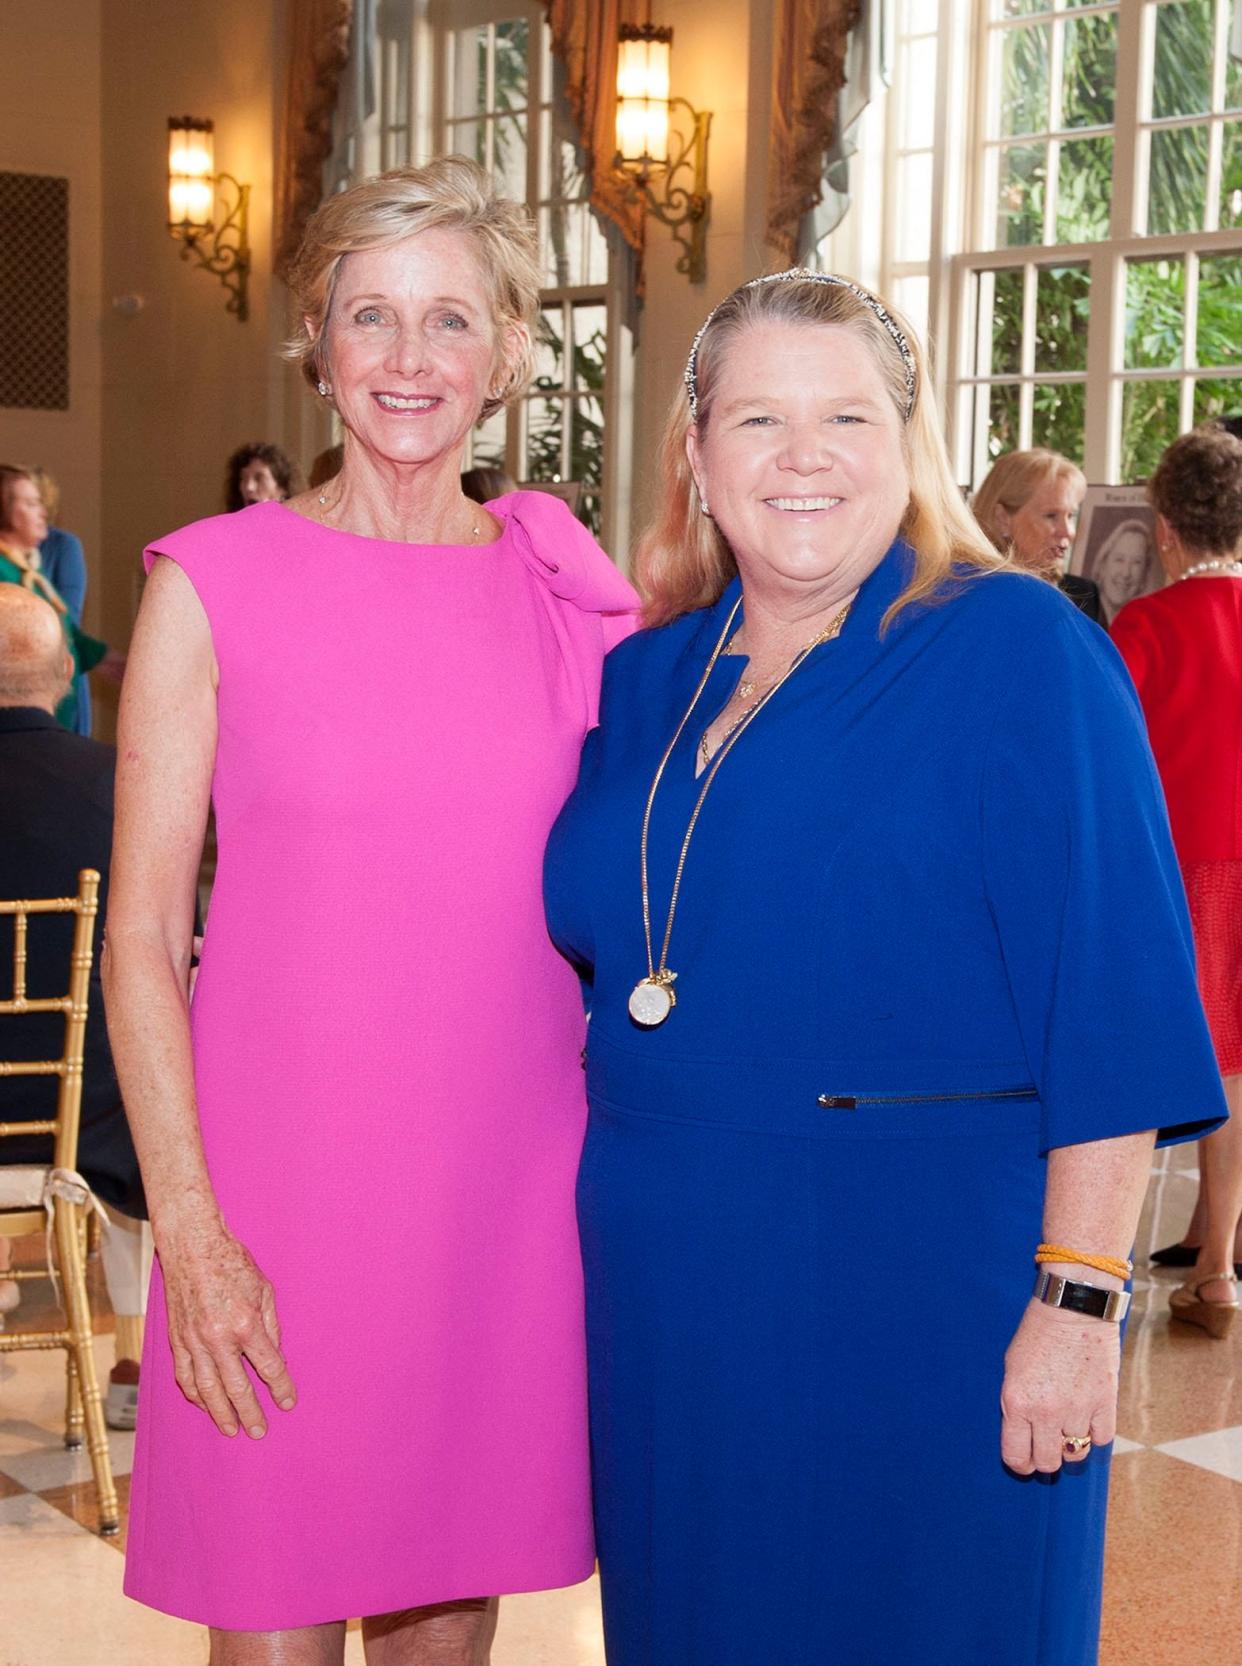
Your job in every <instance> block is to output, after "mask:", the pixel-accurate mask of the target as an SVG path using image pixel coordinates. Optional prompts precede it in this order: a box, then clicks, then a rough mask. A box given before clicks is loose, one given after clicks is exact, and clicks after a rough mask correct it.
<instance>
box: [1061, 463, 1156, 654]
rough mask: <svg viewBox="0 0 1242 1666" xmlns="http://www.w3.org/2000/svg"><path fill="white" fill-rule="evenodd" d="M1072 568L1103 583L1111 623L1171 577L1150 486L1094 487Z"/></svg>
mask: <svg viewBox="0 0 1242 1666" xmlns="http://www.w3.org/2000/svg"><path fill="white" fill-rule="evenodd" d="M1069 570H1070V572H1071V573H1077V574H1079V576H1080V577H1082V578H1089V579H1091V580H1092V581H1093V582H1094V583H1095V584H1097V585H1098V586H1099V591H1100V611H1101V613H1102V614H1103V622H1104V624H1105V625H1111V624H1112V622H1113V620H1114V619H1115V618H1116V617H1117V615H1118V614H1119V613H1120V612H1121V610H1122V608H1123V607H1124V606H1125V605H1126V603H1127V602H1132V601H1133V600H1134V598H1135V597H1136V596H1149V595H1150V594H1151V593H1152V591H1153V590H1160V589H1162V588H1163V587H1164V585H1165V583H1166V582H1167V581H1166V579H1165V573H1164V568H1163V567H1162V566H1161V565H1160V560H1159V557H1158V556H1157V554H1156V512H1155V510H1154V509H1153V508H1152V506H1151V504H1150V503H1149V502H1148V499H1147V488H1146V487H1145V486H1088V487H1087V495H1086V496H1085V497H1084V498H1083V501H1082V509H1081V510H1080V511H1079V515H1078V535H1077V537H1076V538H1075V539H1074V548H1073V551H1072V552H1071V554H1070V563H1069Z"/></svg>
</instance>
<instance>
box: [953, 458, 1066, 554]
mask: <svg viewBox="0 0 1242 1666" xmlns="http://www.w3.org/2000/svg"><path fill="white" fill-rule="evenodd" d="M1070 479H1077V480H1078V481H1079V482H1080V483H1081V485H1082V489H1083V491H1084V492H1085V491H1086V489H1087V477H1086V475H1084V474H1083V472H1082V470H1081V469H1080V468H1079V467H1078V464H1077V463H1071V462H1070V460H1069V458H1068V457H1063V456H1062V455H1061V453H1060V452H1059V451H1047V450H1045V449H1044V448H1043V447H1042V446H1035V447H1033V448H1032V449H1031V450H1030V451H1007V452H1006V453H1005V455H1004V456H1003V457H998V458H997V459H996V461H995V462H994V463H993V464H992V467H991V468H990V469H989V470H988V472H987V474H986V475H985V477H984V481H983V484H982V486H980V488H979V490H978V491H977V492H976V493H975V495H974V498H973V499H972V500H971V505H970V506H971V508H972V510H973V511H974V516H975V519H976V520H977V521H978V523H979V525H980V526H981V527H982V528H983V530H984V532H985V533H986V534H987V536H988V537H989V538H990V539H991V541H992V543H993V544H995V545H996V548H997V549H998V550H1001V551H1002V552H1003V551H1005V550H1007V549H1008V547H1009V534H1008V533H1007V532H1002V531H1001V528H1000V522H999V521H998V520H997V518H996V511H997V510H998V509H1004V510H1006V511H1007V512H1008V513H1009V514H1010V515H1016V514H1017V513H1018V511H1019V510H1020V509H1021V508H1022V506H1023V505H1024V504H1026V503H1029V502H1030V500H1031V499H1032V498H1033V497H1034V495H1035V493H1036V492H1037V491H1038V490H1039V488H1040V487H1041V486H1042V485H1043V484H1044V482H1045V481H1046V480H1070Z"/></svg>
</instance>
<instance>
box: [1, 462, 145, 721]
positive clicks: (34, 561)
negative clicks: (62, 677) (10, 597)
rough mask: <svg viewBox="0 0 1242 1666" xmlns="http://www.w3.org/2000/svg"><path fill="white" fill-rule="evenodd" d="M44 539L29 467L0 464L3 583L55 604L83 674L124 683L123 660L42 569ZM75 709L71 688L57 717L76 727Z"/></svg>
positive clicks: (42, 511) (43, 517) (44, 528)
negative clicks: (87, 626)
mask: <svg viewBox="0 0 1242 1666" xmlns="http://www.w3.org/2000/svg"><path fill="white" fill-rule="evenodd" d="M46 537H47V511H46V509H45V508H44V507H43V499H42V497H41V496H40V494H39V488H38V486H37V485H36V483H35V479H34V476H33V475H32V474H30V473H29V472H28V471H27V470H26V469H22V468H15V467H14V466H13V465H12V464H10V463H0V584H20V585H23V586H24V587H25V588H26V589H27V590H33V591H34V592H35V594H36V595H39V596H42V597H43V598H44V600H45V601H48V602H50V603H51V604H52V606H53V607H54V608H55V609H56V611H57V613H59V614H60V618H61V623H62V625H63V626H64V630H65V640H66V642H67V643H68V645H69V651H70V653H71V654H72V655H73V662H74V665H75V666H76V667H77V670H78V671H79V672H80V673H85V672H87V671H94V670H99V671H100V672H102V673H103V675H104V676H107V677H111V678H112V679H113V680H114V681H115V682H120V680H121V673H122V671H123V670H124V667H125V661H124V658H123V657H122V656H121V655H120V654H118V653H116V652H114V651H113V650H112V649H111V648H109V647H108V645H107V643H106V642H100V641H99V640H98V639H97V638H96V637H93V636H88V635H87V633H86V632H85V631H84V630H82V628H81V627H80V626H79V625H75V624H74V622H73V619H72V618H71V616H70V613H69V609H68V607H67V606H66V604H65V602H64V601H63V600H62V599H61V597H60V595H59V594H58V593H57V590H56V587H55V586H54V585H53V584H52V583H51V582H50V581H49V580H48V579H46V578H45V577H44V576H43V574H42V573H41V572H40V571H39V545H40V544H41V543H42V541H43V539H44V538H46ZM76 710H77V696H76V695H75V694H74V693H73V690H72V689H70V691H69V693H68V694H67V695H66V696H65V698H64V699H63V700H62V701H61V703H60V705H59V706H57V708H56V718H57V721H58V722H59V723H62V724H63V725H64V726H65V728H66V729H72V728H73V720H74V715H75V713H76Z"/></svg>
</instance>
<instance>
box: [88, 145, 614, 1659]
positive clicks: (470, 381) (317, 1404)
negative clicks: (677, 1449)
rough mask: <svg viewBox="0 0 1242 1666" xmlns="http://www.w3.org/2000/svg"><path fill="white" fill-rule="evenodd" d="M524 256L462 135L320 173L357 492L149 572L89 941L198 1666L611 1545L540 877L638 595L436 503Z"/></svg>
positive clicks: (567, 999)
mask: <svg viewBox="0 0 1242 1666" xmlns="http://www.w3.org/2000/svg"><path fill="white" fill-rule="evenodd" d="M535 256H536V249H535V244H534V239H533V235H532V233H531V230H530V227H529V223H528V221H527V218H526V215H525V211H524V210H522V209H520V208H519V207H518V206H517V205H516V204H513V203H510V202H506V201H504V200H503V199H500V198H498V197H497V196H495V195H494V194H493V192H492V189H491V187H490V185H489V183H488V181H487V179H486V176H484V175H483V174H482V172H481V171H480V170H479V169H477V168H476V167H475V166H474V164H473V163H469V162H466V161H464V160H462V159H461V158H449V159H442V160H440V161H438V162H434V163H432V164H430V165H429V166H427V167H425V168H420V169H413V168H409V169H400V170H398V171H396V172H395V173H392V174H387V175H385V176H383V177H382V178H380V179H375V180H370V181H368V182H366V183H364V184H362V185H359V186H357V187H355V188H354V189H353V190H351V191H347V192H345V193H343V194H342V195H339V196H335V197H332V198H330V199H329V200H328V201H327V202H326V203H325V204H324V205H323V206H322V207H321V208H320V210H319V211H318V213H317V214H316V215H315V217H314V219H313V220H312V222H311V225H310V227H309V229H308V232H307V237H306V243H305V245H304V248H303V252H302V255H301V257H300V261H299V266H298V270H297V273H296V275H295V284H294V288H295V294H296V296H297V299H298V302H299V306H300V311H301V313H302V315H303V319H304V325H303V330H302V334H301V336H300V339H299V345H298V348H297V354H298V356H299V357H300V358H301V360H302V362H303V365H304V367H305V368H306V371H307V374H308V376H309V378H310V380H311V382H312V385H314V386H315V387H316V388H317V390H318V392H319V394H320V395H321V396H322V397H323V398H324V399H330V400H331V401H332V402H333V404H334V405H335V407H336V409H337V411H338V412H339V413H340V417H341V420H342V422H343V423H344V426H345V430H346V439H345V464H344V468H343V470H342V472H341V473H340V474H339V475H338V476H337V477H336V478H335V479H334V480H332V481H331V482H329V484H328V485H327V486H326V487H324V488H323V489H322V490H321V491H320V492H319V493H317V494H316V493H306V494H304V495H303V496H301V497H299V498H295V499H292V500H291V501H290V502H289V503H262V504H257V505H255V506H254V507H252V508H249V509H245V510H242V511H241V512H240V513H237V514H234V515H225V516H220V517H217V518H215V519H212V520H207V521H200V522H198V523H197V524H195V525H193V526H189V527H185V528H183V529H182V530H181V531H179V532H175V533H173V534H171V535H170V536H169V537H167V538H163V539H160V540H159V541H158V542H157V543H156V544H154V545H153V546H152V547H151V548H150V549H149V550H148V552H147V560H148V565H149V567H150V570H151V577H150V581H149V583H148V586H147V591H146V595H145V596H144V599H143V606H142V611H141V614H140V617H139V620H138V624H137V627H136V631H135V636H134V646H133V654H132V658H131V661H130V673H129V676H128V678H127V681H126V686H125V695H124V700H123V704H122V713H121V736H120V746H119V754H120V767H119V774H118V814H117V848H116V855H115V860H114V867H113V884H112V901H111V908H110V911H109V920H108V943H109V949H108V962H109V964H108V967H107V996H108V1007H109V1018H110V1022H111V1029H112V1035H113V1045H114V1049H115V1053H116V1060H117V1066H118V1070H119V1073H120V1076H121V1081H122V1085H123V1090H124V1095H125V1102H126V1105H127V1107H128V1110H129V1114H130V1117H131V1120H132V1123H133V1127H134V1134H135V1139H136V1142H137V1145H138V1148H139V1155H140V1157H141V1160H142V1166H143V1172H144V1177H145V1180H146V1185H147V1195H148V1198H149V1200H150V1205H151V1216H152V1224H153V1227H154V1231H155V1239H156V1246H157V1250H158V1254H159V1271H158V1272H157V1284H156V1286H155V1287H154V1288H153V1292H152V1301H151V1322H150V1324H149V1326H148V1332H147V1348H146V1354H145V1357H144V1360H143V1367H142V1391H141V1414H140V1416H139V1420H138V1445H137V1451H136V1454H135V1461H134V1477H133V1490H132V1500H131V1525H130V1531H129V1560H128V1568H127V1573H126V1589H127V1590H128V1591H129V1593H130V1594H131V1595H132V1596H134V1597H136V1598H137V1599H138V1600H139V1601H142V1602H145V1603H148V1604H150V1605H151V1606H153V1607H157V1608H161V1609H164V1610H165V1611H167V1612H169V1613H173V1614H177V1615H180V1616H182V1617H184V1618H187V1619H191V1620H197V1621H199V1622H201V1623H203V1624H206V1625H208V1626H210V1627H211V1628H212V1652H211V1660H212V1663H213V1666H242V1663H246V1666H249V1663H251V1662H258V1663H268V1662H270V1663H275V1662H278V1661H279V1662H280V1663H282V1666H295V1663H296V1666H302V1663H311V1662H313V1663H315V1666H320V1663H324V1666H326V1663H331V1662H340V1660H341V1659H342V1655H343V1648H344V1628H345V1621H346V1620H347V1619H348V1618H350V1617H352V1616H355V1615H362V1616H364V1617H365V1620H366V1623H365V1626H364V1636H365V1641H366V1649H367V1659H368V1661H369V1662H371V1663H372V1666H396V1663H398V1662H400V1663H402V1666H406V1663H420V1666H422V1663H431V1662H435V1663H437V1666H450V1663H452V1666H458V1663H460V1666H467V1663H471V1666H473V1663H477V1662H485V1661H486V1660H487V1658H488V1640H489V1637H490V1632H491V1628H492V1625H493V1613H494V1602H493V1601H492V1600H491V1599H494V1598H495V1597H496V1595H497V1594H498V1593H503V1592H506V1591H519V1590H532V1589H546V1588H550V1587H555V1586H560V1585H566V1584H570V1583H573V1582H575V1581H577V1580H580V1579H583V1578H585V1577H586V1576H587V1575H588V1574H589V1573H590V1571H591V1567H592V1560H593V1550H592V1542H591V1529H590V1510H589V1502H588V1488H587V1459H586V1454H587V1445H586V1425H585V1409H584V1399H585V1397H584V1371H583V1339H582V1315H581V1287H580V1286H581V1274H580V1267H579V1258H578V1247H577V1238H576V1232H575V1224H574V1204H573V1187H574V1175H575V1170H576V1166H577V1160H578V1153H579V1147H580V1144H581V1139H582V1131H583V1120H584V1109H583V1106H584V1101H583V1092H582V1078H581V1071H580V1067H579V1055H580V1050H581V1046H582V1040H583V1033H582V1032H583V1018H582V1009H581V1001H580V998H579V994H578V988H577V983H576V980H575V977H574V974H573V972H572V971H571V970H570V969H569V968H568V967H567V966H566V965H565V963H564V962H562V961H561V960H560V958H559V956H558V955H557V954H556V953H555V951H554V950H553V948H552V946H551V944H550V943H549V941H548V937H547V933H546V929H545V926H544V922H543V909H542V903H541V895H540V863H541V857H542V851H543V846H544V842H545V839H546V836H547V833H548V830H549V828H550V827H551V824H552V822H553V820H554V819H555V817H556V815H557V812H558V811H559V809H560V807H561V804H562V802H563V801H564V799H565V797H566V796H567V794H568V792H569V790H570V788H571V787H572V786H573V783H574V779H575V774H576V770H577V763H578V753H579V748H580V745H581V742H582V739H583V737H584V735H585V734H586V731H587V730H588V728H590V727H591V726H592V724H593V723H594V721H595V709H596V699H597V693H598V684H599V675H600V666H601V662H602V659H603V655H604V653H605V651H606V649H607V648H608V647H609V646H610V645H611V644H612V643H613V642H614V641H615V640H617V639H618V638H619V637H620V636H622V635H624V634H625V633H626V632H627V631H628V629H630V628H631V621H632V610H633V608H634V605H635V601H634V596H633V592H632V591H631V590H630V588H629V586H628V585H627V584H626V583H625V581H624V580H623V579H622V578H621V577H620V575H619V574H618V573H617V572H616V571H615V569H614V568H613V567H612V565H611V563H610V562H609V561H608V559H607V558H606V557H605V556H604V554H603V553H602V551H600V550H599V549H598V547H597V546H596V545H595V544H594V542H593V541H592V540H591V538H590V537H589V536H588V534H587V533H586V532H585V530H584V529H583V528H582V527H581V526H579V525H578V523H577V522H576V521H574V520H573V518H572V517H571V516H570V515H569V513H568V512H567V511H566V510H565V509H564V508H563V506H562V505H561V504H560V503H558V502H557V501H556V500H555V499H554V498H551V497H547V496H540V495H538V494H535V493H523V492H519V493H516V494H514V495H512V496H510V497H507V498H504V499H501V500H499V501H497V502H495V503H493V504H491V505H489V506H488V507H486V508H481V507H480V506H478V505H476V504H473V503H471V502H469V501H468V500H467V499H466V498H464V497H463V495H462V493H461V490H460V485H459V477H460V473H461V462H462V449H463V445H464V441H465V439H466V436H467V435H468V434H469V432H470V430H471V428H472V427H473V426H474V424H475V423H476V422H477V421H478V420H479V419H480V417H481V416H484V415H487V414H489V413H490V412H492V411H494V410H497V409H499V408H500V406H501V405H502V404H504V403H505V401H506V400H508V399H512V398H514V397H516V396H517V395H518V394H520V393H521V391H522V389H523V388H524V387H525V385H526V382H527V380H528V377H529V371H530V360H531V346H530V343H531V328H532V325H533V322H534V318H535V315H536V309H537V299H538V285H539V272H538V266H537V263H536V258H535ZM308 665H313V667H314V669H313V671H312V672H308V671H307V669H306V668H307V666H308ZM209 799H210V800H211V801H213V802H214V805H215V812H216V820H217V828H218V836H219V848H220V855H219V866H218V871H217V877H216V884H215V890H214V894H213V897H212V903H211V913H210V918H209V921H208V927H207V940H206V946H205V949H204V952H203V962H202V969H201V973H200V976H199V979H198V984H197V988H196V990H195V995H194V1003H193V1009H192V1013H191V1012H188V1011H187V1009H186V1004H185V1000H184V995H183V991H184V988H185V975H186V966H187V963H188V958H189V953H190V940H191V924H192V915H193V898H194V888H195V878H196V873H197V868H198V860H199V851H200V847H201V843H202V836H203V829H204V824H205V821H206V817H207V809H208V802H209ZM161 1286H162V1295H161V1293H160V1287H161ZM165 1315H166V1318H165Z"/></svg>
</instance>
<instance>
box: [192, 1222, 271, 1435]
mask: <svg viewBox="0 0 1242 1666" xmlns="http://www.w3.org/2000/svg"><path fill="white" fill-rule="evenodd" d="M159 1251H160V1266H161V1269H162V1271H163V1275H164V1291H165V1296H166V1299H167V1302H168V1340H169V1342H170V1343H171V1345H172V1353H173V1365H174V1369H175V1371H176V1376H177V1383H178V1386H179V1387H180V1389H181V1392H182V1393H183V1394H184V1395H185V1397H186V1399H187V1400H189V1401H190V1403H191V1405H195V1406H198V1407H199V1408H200V1409H201V1410H203V1411H205V1412H207V1413H208V1415H209V1416H210V1417H211V1418H212V1420H213V1421H214V1423H215V1425H216V1427H217V1429H219V1431H220V1433H221V1434H222V1435H235V1434H236V1433H237V1430H238V1427H239V1426H240V1427H241V1428H243V1429H245V1431H246V1433H247V1434H248V1435H249V1436H250V1438H251V1439H252V1440H260V1439H262V1437H263V1436H264V1435H265V1434H266V1433H267V1419H266V1417H265V1416H264V1415H263V1410H262V1407H261V1406H260V1405H259V1400H258V1396H257V1395H256V1393H255V1390H254V1384H253V1383H252V1382H251V1380H250V1377H249V1376H248V1374H247V1372H246V1367H245V1365H244V1364H243V1361H244V1360H248V1361H249V1362H250V1364H251V1366H252V1367H253V1369H254V1370H255V1372H256V1373H257V1375H258V1376H259V1377H260V1378H261V1379H262V1381H263V1382H264V1383H266V1385H267V1388H268V1391H269V1393H270V1394H271V1396H272V1399H273V1400H274V1401H275V1403H276V1404H277V1405H278V1406H279V1407H280V1409H281V1410H282V1411H290V1410H292V1408H293V1406H294V1405H295V1403H296V1400H297V1392H296V1390H295V1389H294V1386H293V1381H292V1379H291V1378H290V1376H289V1372H288V1369H287V1367H286V1365H285V1360H284V1356H283V1354H282V1353H281V1351H280V1322H279V1320H278V1319H277V1317H276V1298H275V1296H274V1294H273V1292H272V1287H271V1285H270V1284H269V1283H268V1281H267V1279H265V1278H264V1276H263V1274H262V1273H261V1272H260V1270H259V1268H258V1267H257V1266H256V1265H255V1263H254V1259H253V1257H252V1256H251V1254H250V1252H249V1250H247V1249H246V1247H245V1245H244V1244H240V1243H238V1241H237V1239H236V1238H234V1237H233V1235H232V1233H231V1232H229V1230H228V1228H227V1227H226V1226H225V1225H224V1224H223V1222H220V1223H219V1224H218V1225H217V1226H215V1227H214V1228H212V1229H210V1230H208V1231H206V1232H204V1231H203V1230H202V1229H201V1227H198V1228H196V1229H195V1230H194V1231H193V1234H192V1235H189V1234H187V1235H186V1236H185V1237H182V1238H178V1236H176V1235H175V1234H174V1235H172V1236H171V1237H162V1238H161V1241H160V1243H159Z"/></svg>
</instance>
